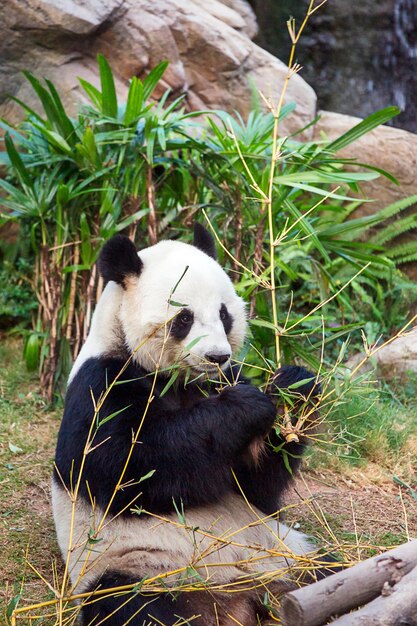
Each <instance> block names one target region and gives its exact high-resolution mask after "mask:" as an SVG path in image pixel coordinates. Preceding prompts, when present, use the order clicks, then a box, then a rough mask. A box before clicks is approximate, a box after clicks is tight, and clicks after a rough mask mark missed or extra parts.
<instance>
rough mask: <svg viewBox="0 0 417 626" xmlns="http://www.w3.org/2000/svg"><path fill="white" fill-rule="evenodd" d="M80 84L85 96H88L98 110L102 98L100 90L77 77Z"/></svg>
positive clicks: (99, 109) (100, 106)
mask: <svg viewBox="0 0 417 626" xmlns="http://www.w3.org/2000/svg"><path fill="white" fill-rule="evenodd" d="M78 80H79V82H80V85H81V86H82V88H83V89H84V91H85V93H86V94H87V96H88V97H89V98H90V100H91V102H92V104H94V106H95V107H96V108H97V110H98V111H101V108H102V102H103V98H102V97H101V91H100V90H99V89H97V87H94V85H92V84H91V83H89V82H87V81H86V80H84V79H83V78H78Z"/></svg>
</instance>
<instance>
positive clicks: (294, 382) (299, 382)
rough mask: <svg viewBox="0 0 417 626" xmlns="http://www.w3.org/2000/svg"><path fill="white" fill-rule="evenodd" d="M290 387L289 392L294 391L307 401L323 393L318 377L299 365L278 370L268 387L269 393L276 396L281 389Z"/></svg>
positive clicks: (286, 366) (285, 366)
mask: <svg viewBox="0 0 417 626" xmlns="http://www.w3.org/2000/svg"><path fill="white" fill-rule="evenodd" d="M289 387H290V389H289V391H293V392H294V394H296V395H297V396H302V397H303V398H305V399H314V398H317V396H319V395H320V393H321V387H320V383H319V382H318V381H317V377H316V376H315V375H314V374H312V373H311V372H309V371H308V370H307V369H306V368H305V367H300V366H299V365H284V366H283V367H280V368H278V369H277V370H276V371H275V374H274V375H273V377H272V380H271V382H270V383H269V385H268V389H267V393H268V394H271V395H274V394H277V391H278V390H279V389H288V388H289Z"/></svg>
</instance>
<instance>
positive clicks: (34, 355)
mask: <svg viewBox="0 0 417 626" xmlns="http://www.w3.org/2000/svg"><path fill="white" fill-rule="evenodd" d="M39 351H40V338H39V335H38V334H37V333H32V334H30V335H29V336H28V337H27V339H26V342H25V347H24V349H23V358H24V359H25V363H26V367H27V369H28V371H29V372H34V371H35V370H36V369H37V367H38V365H39Z"/></svg>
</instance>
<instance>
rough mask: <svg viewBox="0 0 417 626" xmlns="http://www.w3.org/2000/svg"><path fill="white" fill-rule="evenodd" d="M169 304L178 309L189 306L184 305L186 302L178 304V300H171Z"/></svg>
mask: <svg viewBox="0 0 417 626" xmlns="http://www.w3.org/2000/svg"><path fill="white" fill-rule="evenodd" d="M168 304H170V305H171V306H176V307H184V306H188V304H184V302H177V301H176V300H171V298H169V299H168Z"/></svg>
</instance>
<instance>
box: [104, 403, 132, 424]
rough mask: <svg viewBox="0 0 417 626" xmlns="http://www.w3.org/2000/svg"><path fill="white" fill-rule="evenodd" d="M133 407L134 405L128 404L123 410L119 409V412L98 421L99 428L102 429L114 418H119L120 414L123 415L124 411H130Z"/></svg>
mask: <svg viewBox="0 0 417 626" xmlns="http://www.w3.org/2000/svg"><path fill="white" fill-rule="evenodd" d="M131 406H133V405H132V404H128V405H127V406H124V407H123V408H122V409H119V410H118V411H114V413H111V415H107V416H106V417H103V419H102V420H100V419H98V420H97V428H100V426H103V424H105V423H106V422H109V421H110V420H112V419H113V418H114V417H117V415H120V413H123V411H126V409H130V407H131ZM98 417H99V416H98V415H97V418H98Z"/></svg>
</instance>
